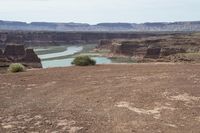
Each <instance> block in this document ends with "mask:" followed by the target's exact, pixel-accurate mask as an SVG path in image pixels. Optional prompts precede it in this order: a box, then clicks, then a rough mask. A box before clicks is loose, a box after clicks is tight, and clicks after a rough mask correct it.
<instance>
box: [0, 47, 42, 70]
mask: <svg viewBox="0 0 200 133" xmlns="http://www.w3.org/2000/svg"><path fill="white" fill-rule="evenodd" d="M0 57H2V58H1V60H0V66H7V65H8V64H10V63H12V62H18V63H22V64H24V65H25V66H27V67H34V68H41V67H42V65H41V60H40V59H39V58H38V56H37V55H36V54H35V52H34V51H33V49H25V47H24V45H16V44H9V45H6V48H5V50H4V53H3V52H2V51H0ZM2 62H4V63H2ZM5 62H6V65H5Z"/></svg>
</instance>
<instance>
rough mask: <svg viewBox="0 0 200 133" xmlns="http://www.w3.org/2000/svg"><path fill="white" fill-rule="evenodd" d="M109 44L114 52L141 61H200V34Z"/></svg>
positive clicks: (115, 41)
mask: <svg viewBox="0 0 200 133" xmlns="http://www.w3.org/2000/svg"><path fill="white" fill-rule="evenodd" d="M99 46H101V45H99ZM109 46H110V51H111V53H112V54H114V55H125V56H130V57H132V58H133V59H136V60H137V61H139V62H140V61H147V60H150V61H198V62H200V60H199V59H200V35H199V34H192V35H187V36H185V35H171V36H162V37H150V38H149V37H147V38H141V39H131V40H128V39H124V40H112V42H111V43H110V44H109ZM103 48H106V46H103ZM189 56H190V57H189ZM194 56H195V58H194ZM186 57H187V59H185V58H186ZM196 57H198V58H196Z"/></svg>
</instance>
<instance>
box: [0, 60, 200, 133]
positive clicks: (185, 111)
mask: <svg viewBox="0 0 200 133" xmlns="http://www.w3.org/2000/svg"><path fill="white" fill-rule="evenodd" d="M0 132H1V133H11V132H12V133H31V132H32V133H68V132H69V133H75V132H80V133H85V132H87V133H199V132H200V64H136V65H126V64H123V65H98V66H92V67H68V68H54V69H44V70H31V71H28V72H23V73H18V74H0Z"/></svg>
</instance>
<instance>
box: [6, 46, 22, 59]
mask: <svg viewBox="0 0 200 133" xmlns="http://www.w3.org/2000/svg"><path fill="white" fill-rule="evenodd" d="M4 56H5V57H6V58H7V59H9V60H11V61H18V60H21V59H23V58H24V56H25V48H24V45H16V44H9V45H6V48H5V50H4Z"/></svg>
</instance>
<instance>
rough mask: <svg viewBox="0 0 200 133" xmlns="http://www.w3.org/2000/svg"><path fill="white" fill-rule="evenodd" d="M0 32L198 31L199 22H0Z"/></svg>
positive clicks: (199, 28) (199, 27)
mask: <svg viewBox="0 0 200 133" xmlns="http://www.w3.org/2000/svg"><path fill="white" fill-rule="evenodd" d="M0 30H23V31H29V30H31V31H200V21H183V22H151V23H150V22H148V23H140V24H137V23H99V24H95V25H90V24H87V23H73V22H71V23H51V22H32V23H26V22H19V21H2V20H0Z"/></svg>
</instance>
